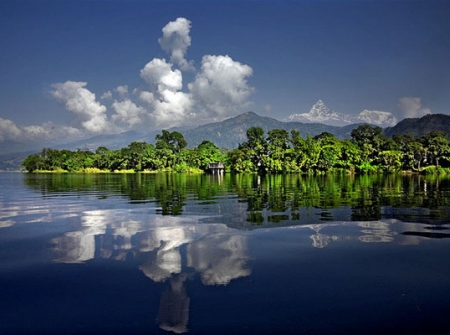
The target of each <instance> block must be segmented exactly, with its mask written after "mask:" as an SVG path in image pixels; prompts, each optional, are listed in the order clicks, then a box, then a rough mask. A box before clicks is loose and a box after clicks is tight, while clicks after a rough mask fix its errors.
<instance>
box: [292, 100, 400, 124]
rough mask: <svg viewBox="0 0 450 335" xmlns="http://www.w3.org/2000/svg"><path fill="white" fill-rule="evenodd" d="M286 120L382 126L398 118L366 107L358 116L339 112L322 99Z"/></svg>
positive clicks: (392, 122) (393, 122)
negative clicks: (308, 109) (305, 111)
mask: <svg viewBox="0 0 450 335" xmlns="http://www.w3.org/2000/svg"><path fill="white" fill-rule="evenodd" d="M284 121H286V122H305V123H323V124H327V125H332V126H346V125H350V124H355V123H369V124H373V125H377V126H380V127H388V126H394V125H395V124H396V123H397V119H396V118H395V117H394V115H392V114H391V113H389V112H382V111H370V110H367V109H365V110H364V111H362V112H361V113H359V114H358V115H357V116H356V117H355V116H351V115H348V114H342V113H337V112H335V111H333V110H332V109H330V108H328V107H327V106H326V105H325V103H324V102H323V101H322V100H319V101H317V102H316V103H315V104H314V105H313V106H312V107H311V109H310V111H309V112H308V113H302V114H292V115H290V116H288V117H287V118H286V119H284Z"/></svg>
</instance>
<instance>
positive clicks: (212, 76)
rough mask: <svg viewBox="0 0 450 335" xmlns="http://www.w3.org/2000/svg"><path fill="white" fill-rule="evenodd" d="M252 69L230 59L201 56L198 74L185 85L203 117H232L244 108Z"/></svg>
mask: <svg viewBox="0 0 450 335" xmlns="http://www.w3.org/2000/svg"><path fill="white" fill-rule="evenodd" d="M252 74H253V69H252V68H251V67H250V66H248V65H245V64H241V63H239V62H237V61H234V60H233V59H232V58H231V57H230V56H228V55H226V56H212V55H206V56H203V59H202V66H201V71H200V72H199V73H198V74H197V75H196V78H195V81H194V82H193V83H190V84H188V88H189V90H190V91H191V93H192V95H193V97H194V100H195V102H196V103H197V104H198V106H199V107H200V109H201V111H202V113H203V114H207V115H210V116H212V117H219V118H220V117H224V116H227V115H230V114H231V115H233V114H236V113H237V112H240V111H242V108H246V106H247V99H248V98H249V96H250V95H251V94H252V93H253V92H254V89H253V88H252V87H250V86H249V85H248V83H247V79H248V77H250V76H252Z"/></svg>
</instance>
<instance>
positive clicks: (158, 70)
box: [139, 58, 192, 127]
mask: <svg viewBox="0 0 450 335" xmlns="http://www.w3.org/2000/svg"><path fill="white" fill-rule="evenodd" d="M141 78H142V79H144V80H145V81H146V82H147V83H148V84H149V85H150V86H151V87H152V88H153V89H154V91H142V92H140V93H139V98H140V100H141V101H142V102H143V103H145V104H146V105H148V106H149V108H150V110H151V112H150V117H151V118H152V119H153V120H154V122H155V123H156V124H158V125H159V126H163V127H164V126H176V125H179V123H180V122H182V121H183V120H185V118H186V117H187V116H189V115H190V114H191V109H192V100H191V97H190V94H188V93H185V92H182V91H181V89H182V88H183V77H182V74H181V71H180V70H177V69H175V70H173V69H172V64H170V63H167V62H166V60H165V59H159V58H154V59H153V60H152V61H150V62H149V63H147V64H146V65H145V67H144V68H143V69H142V70H141Z"/></svg>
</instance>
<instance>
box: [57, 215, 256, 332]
mask: <svg viewBox="0 0 450 335" xmlns="http://www.w3.org/2000/svg"><path fill="white" fill-rule="evenodd" d="M135 214H138V213H135ZM130 216H131V217H132V218H133V219H132V220H130ZM136 216H137V217H134V216H133V215H132V214H131V213H130V212H128V211H123V212H122V211H120V210H93V211H85V212H83V214H82V216H81V218H80V221H79V226H78V229H77V230H74V231H70V232H67V233H65V234H64V235H63V236H59V237H56V238H54V239H52V241H51V243H52V245H53V251H54V253H55V255H56V259H55V261H56V262H61V263H81V262H86V261H89V260H91V259H94V258H107V259H114V260H117V261H124V260H127V259H129V257H133V258H134V259H135V260H138V264H139V265H138V266H139V269H140V270H141V271H142V273H143V274H144V275H145V276H147V277H148V278H150V279H151V280H153V281H155V282H166V281H168V282H169V283H170V288H167V290H166V291H165V292H164V293H163V294H162V296H161V302H160V311H159V316H158V322H159V324H160V327H161V328H162V329H164V330H167V331H172V332H175V333H183V332H186V331H187V330H188V329H187V324H188V319H189V304H190V298H189V297H188V295H187V291H186V288H185V282H186V279H187V278H188V277H189V275H191V272H192V269H194V270H195V271H196V272H197V273H199V274H200V277H201V281H202V283H203V284H205V285H227V284H228V283H230V281H231V280H235V279H238V278H241V277H246V276H249V275H250V273H251V271H250V269H249V267H248V266H247V260H248V256H247V237H246V235H245V233H244V232H241V231H236V230H232V229H231V228H228V227H227V226H226V225H224V224H200V223H199V222H200V219H201V217H197V216H189V217H170V216H158V215H152V214H149V215H146V216H142V217H141V216H140V215H139V214H138V215H136ZM182 246H186V248H185V249H183V252H182V251H181V247H182ZM184 250H185V252H184Z"/></svg>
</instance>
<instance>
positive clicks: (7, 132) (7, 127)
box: [0, 117, 22, 141]
mask: <svg viewBox="0 0 450 335" xmlns="http://www.w3.org/2000/svg"><path fill="white" fill-rule="evenodd" d="M21 134H22V131H21V130H20V129H19V127H17V125H16V124H15V123H14V122H13V121H11V120H9V119H3V118H1V117H0V141H6V140H17V139H19V138H20V137H21Z"/></svg>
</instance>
